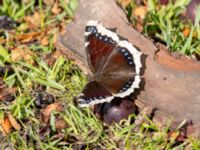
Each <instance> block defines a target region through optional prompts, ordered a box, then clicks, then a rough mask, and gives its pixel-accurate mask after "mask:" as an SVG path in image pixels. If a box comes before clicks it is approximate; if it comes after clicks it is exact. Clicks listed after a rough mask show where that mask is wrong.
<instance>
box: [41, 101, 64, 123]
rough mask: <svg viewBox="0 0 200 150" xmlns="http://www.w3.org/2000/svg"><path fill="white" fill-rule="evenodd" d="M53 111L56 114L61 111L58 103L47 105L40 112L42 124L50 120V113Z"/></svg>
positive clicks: (60, 105)
mask: <svg viewBox="0 0 200 150" xmlns="http://www.w3.org/2000/svg"><path fill="white" fill-rule="evenodd" d="M53 111H57V112H60V111H62V104H61V103H58V102H57V103H53V104H50V105H48V106H47V107H45V108H44V109H43V110H42V115H43V120H44V123H48V121H49V119H50V115H51V112H53Z"/></svg>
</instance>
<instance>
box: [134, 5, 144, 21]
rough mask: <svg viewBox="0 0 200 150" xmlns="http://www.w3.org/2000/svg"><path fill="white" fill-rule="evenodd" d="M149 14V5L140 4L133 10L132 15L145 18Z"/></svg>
mask: <svg viewBox="0 0 200 150" xmlns="http://www.w3.org/2000/svg"><path fill="white" fill-rule="evenodd" d="M146 14H147V7H146V6H142V5H141V6H138V7H136V8H135V9H133V10H132V15H134V16H135V17H137V18H139V19H142V20H143V19H144V18H145V16H146Z"/></svg>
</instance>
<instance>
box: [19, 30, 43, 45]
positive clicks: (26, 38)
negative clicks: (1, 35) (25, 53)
mask: <svg viewBox="0 0 200 150" xmlns="http://www.w3.org/2000/svg"><path fill="white" fill-rule="evenodd" d="M42 33H43V32H29V33H25V34H19V35H17V36H16V40H18V41H20V42H21V43H28V42H31V41H33V40H35V39H36V38H37V36H39V35H41V34H42Z"/></svg>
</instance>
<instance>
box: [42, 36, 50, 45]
mask: <svg viewBox="0 0 200 150" xmlns="http://www.w3.org/2000/svg"><path fill="white" fill-rule="evenodd" d="M41 44H42V45H44V46H46V45H48V44H49V40H48V37H47V36H45V37H43V38H42V40H41Z"/></svg>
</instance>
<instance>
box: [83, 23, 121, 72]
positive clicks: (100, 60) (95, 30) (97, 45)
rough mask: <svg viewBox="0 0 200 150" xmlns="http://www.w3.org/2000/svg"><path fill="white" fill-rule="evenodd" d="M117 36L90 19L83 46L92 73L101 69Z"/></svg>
mask: <svg viewBox="0 0 200 150" xmlns="http://www.w3.org/2000/svg"><path fill="white" fill-rule="evenodd" d="M118 41H119V38H118V37H117V35H116V34H115V33H113V32H111V31H109V30H107V29H105V28H104V27H102V25H101V24H99V23H98V22H96V21H91V22H89V23H88V24H87V26H86V29H85V47H86V53H87V57H88V64H89V67H90V69H91V71H92V72H93V73H97V72H99V71H100V70H101V68H102V66H103V64H104V63H105V61H106V60H107V58H108V56H109V55H110V54H111V52H112V51H113V49H114V48H115V47H116V45H117V43H118Z"/></svg>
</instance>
